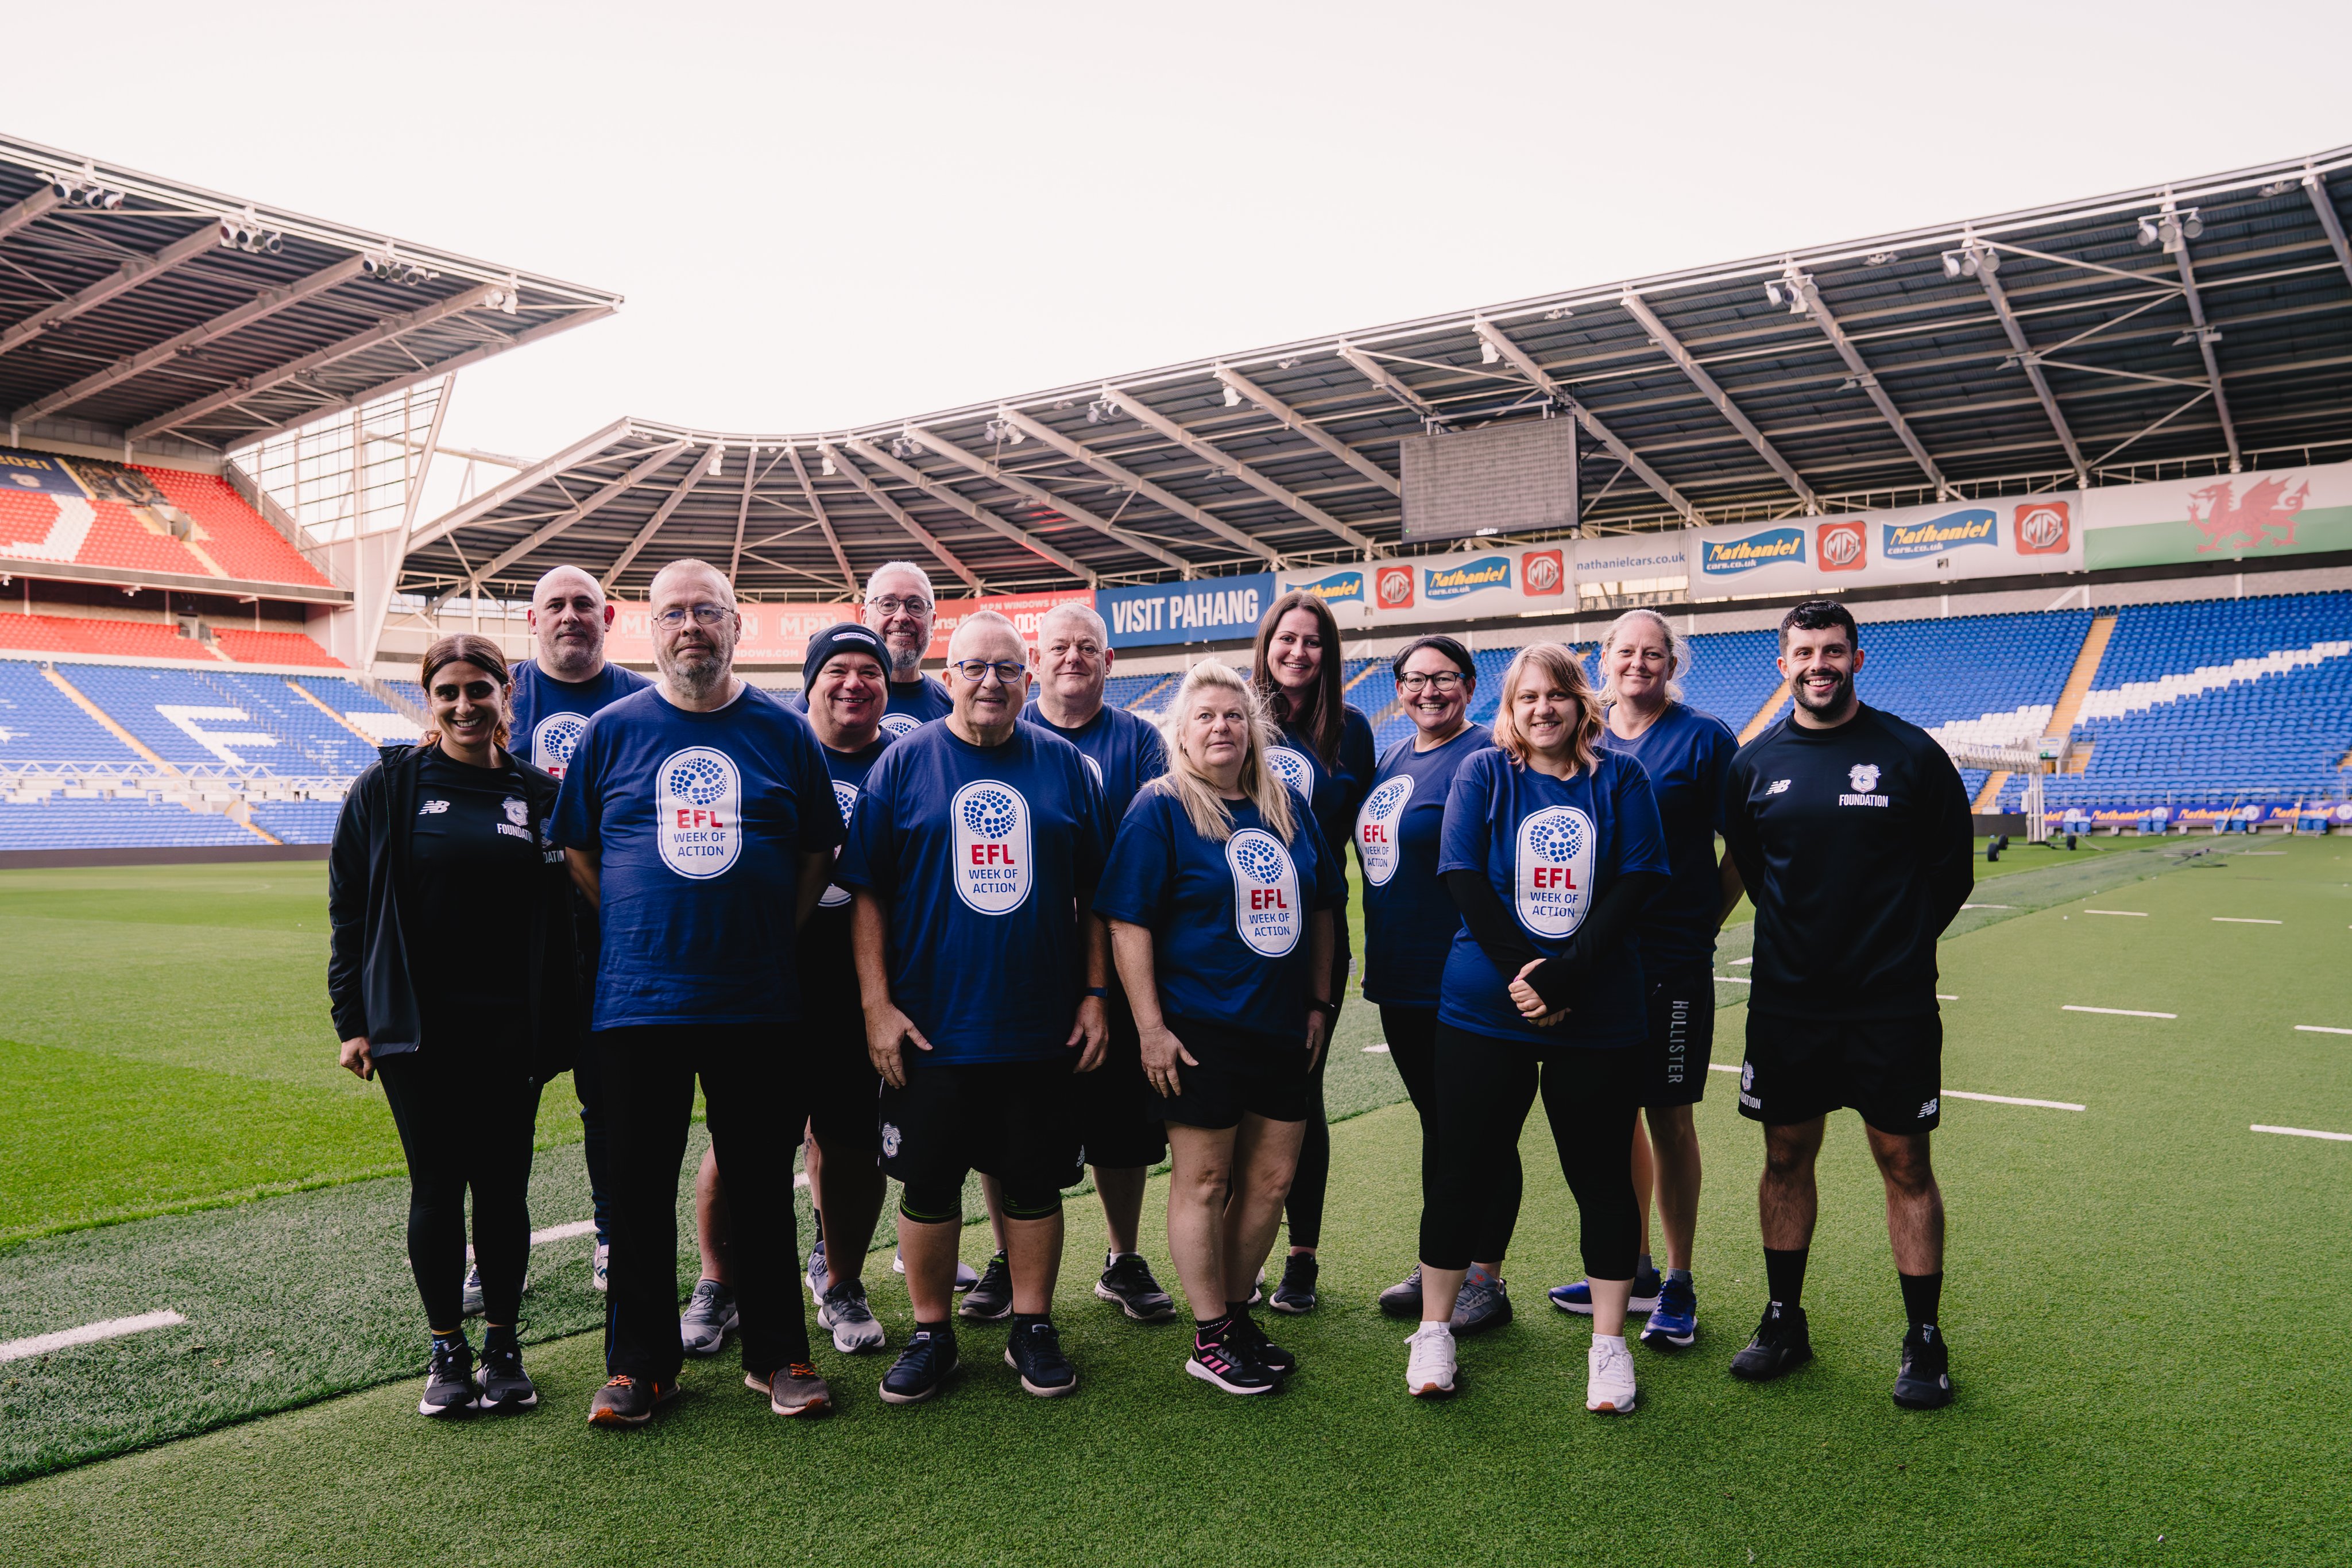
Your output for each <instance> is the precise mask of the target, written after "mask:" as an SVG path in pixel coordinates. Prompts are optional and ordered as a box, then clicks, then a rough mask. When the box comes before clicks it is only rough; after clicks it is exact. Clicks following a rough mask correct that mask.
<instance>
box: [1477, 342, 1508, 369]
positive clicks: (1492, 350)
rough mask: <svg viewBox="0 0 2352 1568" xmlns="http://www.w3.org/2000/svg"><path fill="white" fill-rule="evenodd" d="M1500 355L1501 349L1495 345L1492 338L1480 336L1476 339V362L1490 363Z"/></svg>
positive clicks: (1499, 357) (1501, 353) (1500, 356)
mask: <svg viewBox="0 0 2352 1568" xmlns="http://www.w3.org/2000/svg"><path fill="white" fill-rule="evenodd" d="M1502 357H1503V350H1500V349H1498V348H1496V347H1495V344H1494V340H1492V339H1490V338H1481V339H1479V340H1478V362H1479V363H1480V364H1482V365H1491V364H1493V363H1494V362H1495V361H1497V360H1499V359H1501V358H1502Z"/></svg>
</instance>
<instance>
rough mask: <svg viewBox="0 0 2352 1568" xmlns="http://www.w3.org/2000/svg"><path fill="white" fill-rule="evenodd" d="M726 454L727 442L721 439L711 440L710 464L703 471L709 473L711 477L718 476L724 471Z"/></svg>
mask: <svg viewBox="0 0 2352 1568" xmlns="http://www.w3.org/2000/svg"><path fill="white" fill-rule="evenodd" d="M726 456H727V444H726V443H725V442H723V441H714V442H712V443H711V444H710V465H709V467H708V468H706V469H704V470H703V472H705V473H706V474H708V475H709V476H710V477H712V478H713V479H716V478H718V477H719V475H721V474H723V473H724V472H726V463H725V459H726Z"/></svg>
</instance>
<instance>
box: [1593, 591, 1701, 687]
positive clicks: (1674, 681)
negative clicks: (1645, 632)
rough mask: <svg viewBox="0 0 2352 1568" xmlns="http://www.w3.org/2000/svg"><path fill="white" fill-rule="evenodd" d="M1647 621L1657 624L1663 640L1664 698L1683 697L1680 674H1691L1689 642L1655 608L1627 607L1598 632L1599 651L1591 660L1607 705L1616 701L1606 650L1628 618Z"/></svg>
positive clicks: (1612, 644) (1610, 646) (1622, 628)
mask: <svg viewBox="0 0 2352 1568" xmlns="http://www.w3.org/2000/svg"><path fill="white" fill-rule="evenodd" d="M1636 620H1639V621H1647V622H1650V623H1651V624H1652V625H1654V626H1655V627H1657V629H1658V635H1660V636H1661V637H1664V639H1665V640H1666V697H1667V700H1668V701H1670V702H1680V701H1682V700H1683V683H1682V677H1683V676H1684V675H1685V674H1689V673H1690V644H1689V643H1685V641H1683V636H1682V633H1681V632H1676V631H1675V627H1674V622H1671V621H1668V620H1667V619H1666V618H1665V617H1664V616H1663V615H1661V614H1659V613H1658V612H1656V611H1654V610H1628V611H1627V612H1625V613H1624V614H1622V615H1620V616H1619V617H1617V619H1616V620H1614V621H1612V622H1609V630H1608V631H1606V632H1602V633H1601V652H1600V653H1599V654H1598V655H1597V656H1596V657H1595V658H1594V660H1593V663H1594V664H1597V665H1598V666H1599V667H1600V672H1601V702H1602V704H1604V705H1609V704H1613V703H1615V702H1616V701H1617V682H1616V678H1615V677H1614V676H1612V675H1611V674H1610V673H1609V650H1610V649H1611V648H1612V646H1614V645H1615V643H1616V642H1617V638H1618V634H1619V633H1620V632H1623V631H1624V630H1625V623H1626V622H1629V621H1636Z"/></svg>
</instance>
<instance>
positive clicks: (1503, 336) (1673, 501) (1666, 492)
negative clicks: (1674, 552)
mask: <svg viewBox="0 0 2352 1568" xmlns="http://www.w3.org/2000/svg"><path fill="white" fill-rule="evenodd" d="M1470 325H1471V329H1472V330H1474V331H1475V332H1476V333H1477V334H1478V337H1479V339H1480V340H1482V341H1484V342H1486V343H1489V344H1492V345H1493V346H1494V349H1495V351H1496V353H1498V354H1500V355H1502V356H1503V358H1504V359H1505V360H1506V361H1508V362H1509V363H1510V364H1511V365H1512V366H1513V367H1514V368H1515V369H1516V370H1517V371H1518V372H1519V374H1521V375H1523V376H1525V377H1527V378H1528V381H1530V382H1534V383H1535V384H1536V385H1537V386H1538V387H1540V388H1541V389H1542V390H1543V391H1545V392H1549V393H1550V394H1551V395H1552V397H1553V398H1554V399H1556V400H1557V401H1558V402H1559V403H1560V405H1561V406H1562V407H1564V408H1566V409H1567V410H1568V411H1569V412H1570V413H1572V414H1574V415H1575V416H1576V422H1577V423H1579V424H1581V425H1582V426H1584V428H1585V432H1586V433H1587V434H1590V435H1591V437H1592V439H1593V440H1595V441H1598V442H1599V443H1601V445H1603V446H1605V447H1607V448H1608V449H1609V453H1610V455H1611V456H1612V457H1614V458H1616V459H1617V461H1618V462H1619V463H1621V464H1622V465H1624V468H1625V469H1626V470H1628V471H1630V472H1631V473H1632V474H1633V476H1634V477H1635V478H1636V479H1639V480H1641V481H1642V483H1643V484H1644V485H1647V486H1649V487H1650V488H1651V489H1653V490H1654V491H1656V492H1657V493H1658V495H1659V497H1662V498H1663V499H1664V501H1665V503H1666V505H1668V506H1670V507H1673V508H1674V509H1675V511H1676V512H1679V513H1680V514H1682V517H1683V519H1684V520H1685V522H1688V523H1690V524H1692V525H1694V526H1696V525H1698V524H1701V523H1704V522H1705V521H1706V518H1705V517H1701V516H1699V511H1698V508H1697V507H1694V506H1692V505H1691V504H1690V501H1689V500H1688V498H1687V497H1685V496H1684V495H1683V493H1682V492H1681V491H1679V490H1677V489H1675V487H1674V486H1672V485H1669V484H1668V483H1666V481H1665V479H1664V476H1662V475H1660V474H1659V472H1658V471H1657V470H1656V469H1654V468H1653V467H1651V466H1650V465H1648V464H1647V463H1644V462H1643V461H1642V459H1641V457H1640V455H1638V454H1636V453H1635V452H1634V450H1633V448H1632V447H1631V446H1628V445H1626V444H1625V443H1624V442H1622V441H1620V440H1619V439H1618V438H1617V437H1616V435H1615V434H1612V432H1611V431H1610V429H1609V427H1608V426H1607V425H1605V424H1603V423H1601V421H1600V420H1599V419H1598V418H1596V417H1594V415H1593V413H1592V411H1591V409H1589V408H1587V407H1585V406H1584V405H1583V404H1582V403H1581V402H1578V401H1577V400H1576V399H1575V398H1574V397H1572V396H1570V394H1569V391H1568V389H1567V388H1566V387H1563V386H1561V385H1560V384H1559V382H1556V381H1554V380H1552V378H1551V377H1550V376H1549V375H1548V374H1546V373H1545V371H1544V368H1543V367H1542V366H1541V365H1538V364H1537V363H1536V361H1535V359H1534V357H1533V356H1532V355H1530V354H1529V353H1528V351H1527V350H1525V349H1522V348H1520V347H1519V346H1518V344H1517V343H1515V342H1513V341H1512V340H1511V339H1510V337H1509V336H1508V334H1507V333H1505V332H1504V330H1503V329H1501V328H1500V327H1497V326H1496V325H1495V324H1494V323H1493V322H1492V321H1489V320H1487V319H1486V318H1485V317H1483V316H1480V317H1477V318H1475V319H1473V320H1472V321H1471V323H1470ZM1616 482H1617V479H1616V476H1611V478H1610V481H1609V483H1610V484H1612V485H1613V484H1615V483H1616ZM1606 493H1607V488H1606V486H1603V489H1602V494H1604V495H1605V494H1606ZM1593 499H1594V500H1596V501H1597V500H1599V499H1600V497H1597V496H1596V497H1593Z"/></svg>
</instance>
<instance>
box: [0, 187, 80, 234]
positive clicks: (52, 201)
mask: <svg viewBox="0 0 2352 1568" xmlns="http://www.w3.org/2000/svg"><path fill="white" fill-rule="evenodd" d="M64 204H65V198H64V197H62V196H60V195H58V193H57V187H56V186H54V185H43V186H42V187H41V188H40V189H39V190H37V191H36V192H34V193H32V194H31V195H29V196H27V197H26V198H25V199H24V200H23V201H21V202H18V203H17V204H16V205H15V206H13V207H10V208H8V209H7V210H6V211H5V212H0V239H6V238H7V237H8V236H9V235H12V234H15V233H16V231H17V230H18V229H20V228H23V227H24V226H25V225H26V224H29V223H31V222H33V221H34V220H36V219H37V218H39V217H41V216H42V215H44V214H47V212H49V211H50V210H51V209H52V208H55V207H61V206H63V205H64Z"/></svg>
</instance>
